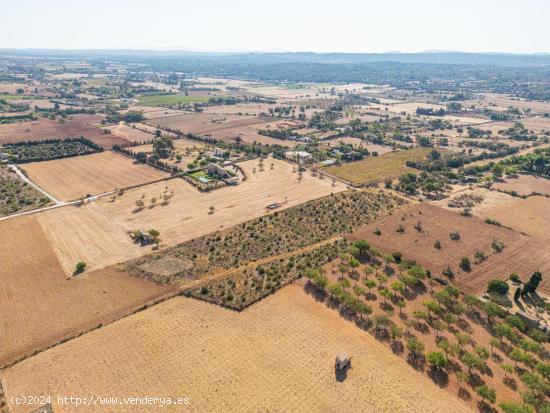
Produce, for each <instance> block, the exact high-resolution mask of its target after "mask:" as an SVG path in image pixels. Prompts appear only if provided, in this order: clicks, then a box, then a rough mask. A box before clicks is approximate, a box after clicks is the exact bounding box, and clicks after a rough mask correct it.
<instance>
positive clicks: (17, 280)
mask: <svg viewBox="0 0 550 413" xmlns="http://www.w3.org/2000/svg"><path fill="white" fill-rule="evenodd" d="M0 231H1V232H2V233H3V234H9V236H4V237H0V262H1V263H2V265H1V273H2V289H1V290H0V306H1V308H0V312H1V313H2V322H1V323H0V336H1V337H2V346H0V364H1V365H4V364H6V363H9V362H11V361H13V360H15V359H17V358H18V357H20V356H22V355H24V354H27V353H30V352H32V351H34V350H37V349H40V348H43V347H45V346H48V345H51V344H53V343H55V342H57V341H59V340H60V339H62V338H63V337H65V336H67V335H70V334H74V333H76V332H79V331H83V330H86V329H89V328H92V327H94V326H96V325H97V324H99V323H101V322H106V321H109V320H111V319H113V318H114V317H116V316H118V315H122V314H126V313H127V312H128V311H130V310H131V309H132V308H137V307H138V306H140V305H142V304H144V303H145V302H147V301H149V300H151V299H153V298H154V297H157V296H160V295H161V294H163V293H165V292H166V291H169V289H168V288H166V287H160V286H157V285H154V284H151V283H148V282H145V281H142V280H139V279H136V278H134V277H131V276H129V275H127V274H124V273H121V272H118V271H116V270H113V269H105V270H102V271H100V272H85V273H84V274H82V275H80V276H78V277H76V278H72V279H70V280H67V279H66V275H65V272H64V271H63V268H62V266H61V264H60V262H59V261H58V259H57V256H56V253H55V251H54V249H53V248H52V247H51V246H50V244H49V242H48V238H47V235H46V233H45V232H44V230H43V229H42V227H41V225H40V223H39V222H38V220H37V219H36V218H35V217H34V216H32V217H31V216H27V217H19V218H15V219H10V220H7V221H3V222H0Z"/></svg>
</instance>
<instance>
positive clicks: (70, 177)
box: [24, 152, 168, 201]
mask: <svg viewBox="0 0 550 413" xmlns="http://www.w3.org/2000/svg"><path fill="white" fill-rule="evenodd" d="M24 169H25V171H26V172H27V173H28V177H29V179H31V180H32V181H33V182H34V183H36V184H37V185H38V186H40V187H41V188H43V189H44V190H45V191H46V192H48V193H50V194H52V195H53V196H54V197H56V198H58V199H61V200H64V201H68V200H74V199H78V198H79V197H81V196H83V195H86V194H90V195H98V194H102V193H104V192H108V191H112V190H114V189H116V188H124V187H128V186H132V185H137V184H141V183H146V182H150V181H153V180H156V179H160V178H163V177H166V176H168V174H167V173H165V172H162V171H159V170H157V169H155V168H152V167H150V166H147V165H143V164H139V163H135V162H134V161H133V160H132V159H130V158H127V157H125V156H122V155H119V154H117V153H114V152H102V153H98V154H93V155H88V156H77V157H74V158H65V159H58V160H54V161H46V162H33V163H28V164H25V166H24Z"/></svg>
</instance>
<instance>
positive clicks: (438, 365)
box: [427, 351, 448, 370]
mask: <svg viewBox="0 0 550 413" xmlns="http://www.w3.org/2000/svg"><path fill="white" fill-rule="evenodd" d="M427 360H428V363H429V364H430V366H431V367H432V369H434V370H441V369H444V368H445V367H447V364H448V360H447V357H445V355H443V354H442V353H440V352H439V351H432V352H430V353H428V355H427Z"/></svg>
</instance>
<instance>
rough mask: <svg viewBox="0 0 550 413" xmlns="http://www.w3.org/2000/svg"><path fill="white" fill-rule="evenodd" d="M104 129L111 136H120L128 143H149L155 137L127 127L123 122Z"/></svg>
mask: <svg viewBox="0 0 550 413" xmlns="http://www.w3.org/2000/svg"><path fill="white" fill-rule="evenodd" d="M104 129H108V130H110V131H111V133H112V134H113V135H116V136H120V137H121V138H124V139H126V140H127V141H129V142H143V141H150V140H152V139H153V138H154V137H155V136H154V135H152V134H150V133H147V132H143V131H142V130H139V129H137V128H132V127H131V126H128V125H126V124H125V123H123V122H120V123H119V124H118V125H115V126H108V127H106V128H104Z"/></svg>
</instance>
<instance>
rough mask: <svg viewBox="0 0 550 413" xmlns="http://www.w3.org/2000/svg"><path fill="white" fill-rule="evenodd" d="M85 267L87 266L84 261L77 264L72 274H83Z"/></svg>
mask: <svg viewBox="0 0 550 413" xmlns="http://www.w3.org/2000/svg"><path fill="white" fill-rule="evenodd" d="M86 265H87V264H86V263H85V262H84V261H79V262H77V263H76V269H75V272H74V274H75V275H78V274H82V273H83V272H84V270H85V269H86Z"/></svg>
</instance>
